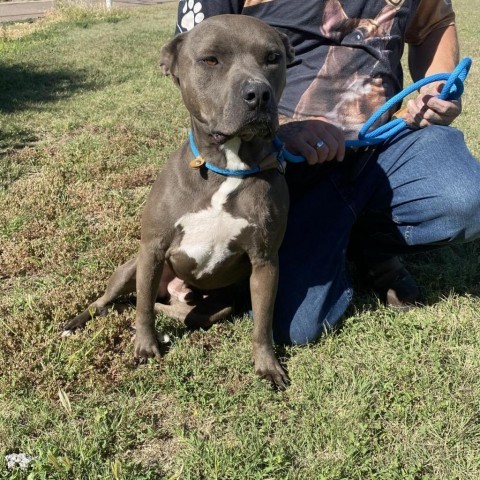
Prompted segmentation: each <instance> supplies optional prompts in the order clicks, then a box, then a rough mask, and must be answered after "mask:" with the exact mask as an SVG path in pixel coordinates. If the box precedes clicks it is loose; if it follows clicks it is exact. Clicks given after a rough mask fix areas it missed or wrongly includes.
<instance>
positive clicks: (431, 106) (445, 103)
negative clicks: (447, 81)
mask: <svg viewBox="0 0 480 480" xmlns="http://www.w3.org/2000/svg"><path fill="white" fill-rule="evenodd" d="M443 85H444V84H443V82H438V83H434V84H431V85H427V86H425V87H423V88H421V89H420V95H419V96H418V97H417V98H414V99H412V100H410V101H409V102H408V103H407V107H406V109H407V113H405V114H404V115H403V119H404V120H405V121H406V122H407V124H408V125H409V126H410V127H412V128H423V127H427V126H429V125H450V124H451V123H452V122H453V121H454V120H455V119H456V118H457V117H458V116H459V115H460V113H462V102H461V100H440V99H439V98H437V97H436V95H438V94H439V93H440V92H441V91H442V88H443Z"/></svg>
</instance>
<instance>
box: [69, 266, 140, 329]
mask: <svg viewBox="0 0 480 480" xmlns="http://www.w3.org/2000/svg"><path fill="white" fill-rule="evenodd" d="M136 273H137V258H136V257H135V258H132V259H131V260H129V261H128V262H127V263H124V264H123V265H120V267H118V268H117V269H116V270H115V272H114V273H113V275H112V276H111V277H110V279H109V280H108V284H107V289H106V290H105V293H104V294H103V295H102V296H101V297H100V298H98V299H97V300H95V301H94V302H93V303H92V304H90V305H89V306H88V308H87V309H86V310H84V311H83V312H82V313H81V314H80V315H77V316H76V317H75V318H72V319H71V320H69V321H68V322H67V323H65V325H64V326H63V335H64V336H67V335H69V334H70V333H71V332H72V331H73V330H76V329H77V328H82V327H84V326H85V324H86V323H87V322H88V321H89V320H91V319H92V318H95V317H101V316H104V315H106V313H107V305H109V304H110V303H112V302H113V301H114V300H115V299H116V298H118V297H120V296H122V295H128V294H129V293H133V292H135V288H136Z"/></svg>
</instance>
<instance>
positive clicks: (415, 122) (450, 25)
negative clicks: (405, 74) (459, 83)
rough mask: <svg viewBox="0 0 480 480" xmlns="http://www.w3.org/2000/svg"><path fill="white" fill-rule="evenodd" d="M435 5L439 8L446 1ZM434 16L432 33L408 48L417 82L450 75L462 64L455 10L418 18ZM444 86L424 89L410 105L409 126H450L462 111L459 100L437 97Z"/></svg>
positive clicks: (422, 13) (427, 33) (431, 13)
mask: <svg viewBox="0 0 480 480" xmlns="http://www.w3.org/2000/svg"><path fill="white" fill-rule="evenodd" d="M423 3H424V4H426V7H424V8H425V9H427V8H430V9H431V8H435V9H437V8H440V7H436V6H432V7H430V6H429V5H428V4H429V3H431V2H429V0H427V1H425V0H424V2H423ZM434 3H436V4H437V5H439V4H440V3H443V2H434ZM420 8H422V7H420ZM443 8H445V7H443ZM450 8H451V7H450ZM435 13H437V14H438V15H439V17H438V19H437V24H436V25H435V24H433V25H432V27H431V30H430V31H427V32H426V33H424V34H423V35H420V38H419V39H417V41H416V42H413V43H412V44H411V45H410V48H409V56H408V63H409V68H410V73H411V75H412V78H413V80H414V81H417V80H420V79H422V78H425V77H426V76H429V75H432V74H435V73H444V72H451V71H453V70H454V69H455V67H456V66H457V64H458V61H459V44H458V37H457V30H456V28H455V24H454V18H455V16H454V14H453V12H452V11H450V12H449V11H445V12H443V13H442V12H441V11H438V12H434V11H423V12H422V11H420V13H419V15H424V16H426V18H428V16H427V14H428V15H429V16H431V17H434V16H435ZM442 15H443V16H442ZM407 40H408V38H407ZM443 84H444V82H437V83H432V84H430V85H427V86H425V87H423V88H422V89H421V90H420V95H419V96H418V97H417V98H415V99H413V100H410V101H409V102H408V103H407V113H406V114H405V116H404V117H403V118H404V119H405V120H406V121H407V123H408V124H410V125H411V126H413V127H420V128H422V127H426V126H428V125H433V124H436V125H449V124H450V123H452V122H453V120H455V118H456V117H457V116H458V115H460V113H461V111H462V105H461V102H460V100H457V101H445V100H440V99H438V98H436V95H438V94H439V93H440V92H441V90H442V87H443Z"/></svg>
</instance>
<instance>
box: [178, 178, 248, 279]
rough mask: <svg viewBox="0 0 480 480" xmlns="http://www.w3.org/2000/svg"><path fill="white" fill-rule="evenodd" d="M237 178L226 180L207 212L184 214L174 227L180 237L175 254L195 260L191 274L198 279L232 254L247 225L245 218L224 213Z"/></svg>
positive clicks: (238, 183) (237, 185)
mask: <svg viewBox="0 0 480 480" xmlns="http://www.w3.org/2000/svg"><path fill="white" fill-rule="evenodd" d="M242 181H243V180H242V179H239V178H227V179H226V180H225V181H224V182H223V183H222V184H221V185H220V188H219V189H218V190H217V191H216V192H215V193H214V194H213V196H212V199H211V203H210V205H209V207H207V208H206V209H203V210H200V211H198V212H195V213H187V214H185V215H183V216H182V217H181V218H180V219H179V220H178V221H177V222H176V223H175V227H176V228H177V229H178V230H179V233H180V234H181V241H180V243H179V245H178V247H177V248H176V252H178V253H183V254H185V255H187V256H188V257H189V258H191V259H192V260H194V261H195V264H196V267H195V269H194V272H193V273H194V275H195V276H196V277H197V278H201V277H203V276H204V275H209V274H212V273H213V272H214V271H215V269H216V267H217V266H219V265H221V264H223V263H224V262H225V261H226V260H227V259H228V258H230V257H231V256H232V255H233V254H234V253H236V252H234V251H232V249H231V248H232V245H233V242H234V241H235V239H236V238H238V236H239V235H240V234H241V233H242V231H243V230H244V229H245V228H246V227H248V226H249V222H248V220H246V219H245V218H239V217H234V216H233V215H232V214H231V213H229V212H228V211H227V210H226V208H225V207H226V203H227V200H228V198H229V196H230V195H231V194H232V193H233V192H235V190H237V189H238V188H239V186H240V184H241V183H242Z"/></svg>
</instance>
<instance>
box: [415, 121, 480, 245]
mask: <svg viewBox="0 0 480 480" xmlns="http://www.w3.org/2000/svg"><path fill="white" fill-rule="evenodd" d="M421 141H422V142H425V143H426V147H427V148H428V150H429V155H433V156H435V157H438V158H440V159H444V160H442V161H439V162H438V169H437V171H436V172H432V179H433V181H434V182H435V183H436V185H435V191H436V194H435V195H434V198H432V202H433V203H434V204H433V205H432V207H433V208H432V211H433V214H434V215H433V216H434V218H435V220H436V222H437V223H438V224H439V225H441V226H442V228H443V230H444V232H445V234H446V236H448V238H449V239H450V240H459V241H467V240H473V239H475V238H478V236H479V235H480V162H478V160H477V159H475V158H474V157H473V156H472V154H471V153H470V152H469V151H468V148H467V147H466V145H465V142H464V137H463V133H462V132H460V131H459V130H457V129H455V128H451V127H442V126H431V127H428V128H426V129H424V135H422V140H421ZM447 157H448V158H447Z"/></svg>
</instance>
